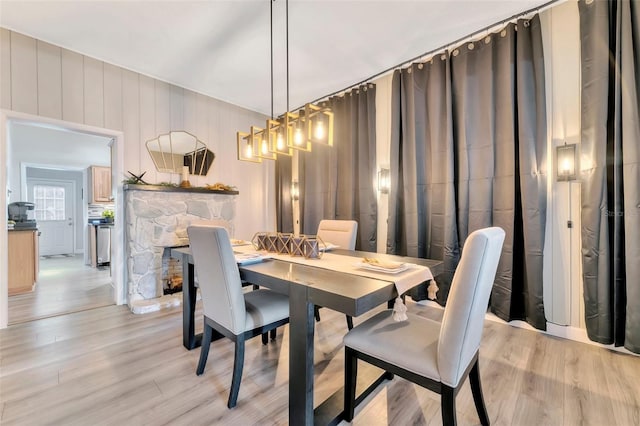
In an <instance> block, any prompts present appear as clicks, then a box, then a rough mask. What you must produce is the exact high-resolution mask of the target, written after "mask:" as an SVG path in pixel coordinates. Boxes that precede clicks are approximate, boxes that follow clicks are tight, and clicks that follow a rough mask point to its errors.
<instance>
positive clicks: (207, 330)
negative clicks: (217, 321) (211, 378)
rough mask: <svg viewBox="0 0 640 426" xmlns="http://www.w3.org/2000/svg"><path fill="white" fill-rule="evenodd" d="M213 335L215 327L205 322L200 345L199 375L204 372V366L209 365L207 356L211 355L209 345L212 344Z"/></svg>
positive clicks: (197, 372) (197, 370) (197, 371)
mask: <svg viewBox="0 0 640 426" xmlns="http://www.w3.org/2000/svg"><path fill="white" fill-rule="evenodd" d="M212 335H213V329H212V328H211V326H209V325H207V323H206V322H205V323H204V331H203V333H202V346H201V347H200V361H198V368H197V369H196V374H197V375H198V376H199V375H201V374H202V373H204V366H205V365H207V357H208V356H209V347H210V346H211V337H212Z"/></svg>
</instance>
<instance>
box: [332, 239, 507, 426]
mask: <svg viewBox="0 0 640 426" xmlns="http://www.w3.org/2000/svg"><path fill="white" fill-rule="evenodd" d="M504 235H505V234H504V231H503V230H502V229H501V228H486V229H481V230H478V231H475V232H473V233H472V234H471V235H469V237H468V238H467V240H466V242H465V244H464V249H463V251H462V259H461V260H460V264H459V265H458V268H457V269H456V272H455V274H454V277H453V282H452V283H451V291H450V293H449V298H448V300H447V306H446V307H445V310H444V317H443V319H442V323H439V322H436V321H432V320H430V319H427V318H423V317H420V316H417V315H411V314H409V315H408V316H409V319H408V320H407V321H404V322H395V321H394V320H393V318H392V311H390V310H387V311H383V312H380V313H379V314H377V315H375V316H373V317H371V318H370V319H368V320H367V321H365V322H363V323H362V324H360V325H358V326H357V327H355V328H354V329H353V330H351V331H350V332H349V333H347V335H346V336H345V337H344V345H345V401H344V408H345V416H346V419H347V421H351V420H352V419H353V415H354V409H355V383H356V373H357V360H358V359H361V360H363V361H366V362H368V363H370V364H373V365H375V366H377V367H379V368H382V369H384V370H385V371H387V373H389V374H390V375H393V374H397V375H398V376H400V377H403V378H405V379H407V380H410V381H411V382H414V383H417V384H419V385H421V386H423V387H425V388H427V389H429V390H432V391H434V392H437V393H439V394H440V398H441V399H440V405H441V409H442V423H443V424H444V425H445V426H448V425H455V424H456V408H455V397H456V394H457V393H458V391H459V390H460V387H461V386H462V384H463V383H464V380H465V379H466V377H467V376H469V382H470V383H471V391H472V394H473V400H474V403H475V405H476V410H477V411H478V416H479V417H480V422H481V423H482V424H483V425H488V424H489V416H488V415H487V410H486V407H485V405H484V400H483V397H482V388H481V386H480V373H479V371H478V350H479V348H480V338H481V337H482V327H483V323H484V317H485V313H486V311H487V305H488V303H489V295H490V293H491V288H492V287H493V281H494V279H495V275H496V270H497V267H498V261H499V259H500V252H501V251H502V243H503V241H504Z"/></svg>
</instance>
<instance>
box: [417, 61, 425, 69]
mask: <svg viewBox="0 0 640 426" xmlns="http://www.w3.org/2000/svg"><path fill="white" fill-rule="evenodd" d="M422 68H424V64H423V63H422V62H420V63H419V64H418V69H419V70H421V69H422Z"/></svg>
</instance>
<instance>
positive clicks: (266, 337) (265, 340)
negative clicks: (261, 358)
mask: <svg viewBox="0 0 640 426" xmlns="http://www.w3.org/2000/svg"><path fill="white" fill-rule="evenodd" d="M268 342H269V332H266V333H262V344H263V345H266V344H267V343H268Z"/></svg>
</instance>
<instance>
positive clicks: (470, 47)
mask: <svg viewBox="0 0 640 426" xmlns="http://www.w3.org/2000/svg"><path fill="white" fill-rule="evenodd" d="M474 47H475V46H474V45H473V43H469V44H468V45H467V49H469V50H473V49H474Z"/></svg>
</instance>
